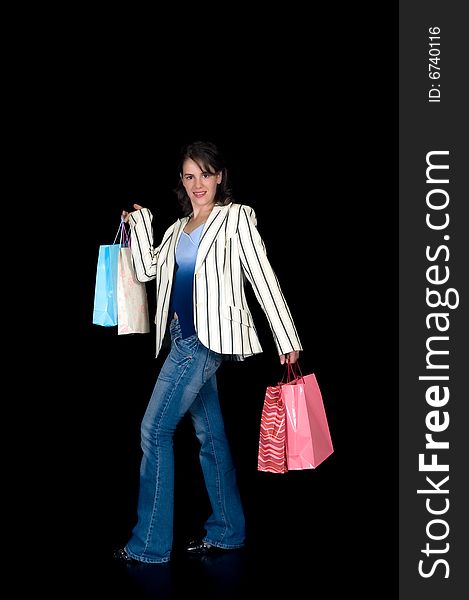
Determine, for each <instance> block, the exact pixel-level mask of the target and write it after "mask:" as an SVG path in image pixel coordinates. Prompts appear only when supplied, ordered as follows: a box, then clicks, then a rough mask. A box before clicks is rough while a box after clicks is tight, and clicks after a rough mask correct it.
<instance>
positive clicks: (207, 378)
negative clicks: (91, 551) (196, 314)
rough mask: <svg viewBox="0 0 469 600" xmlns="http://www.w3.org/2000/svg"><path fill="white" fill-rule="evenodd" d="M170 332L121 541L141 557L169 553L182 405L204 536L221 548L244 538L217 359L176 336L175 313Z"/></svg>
mask: <svg viewBox="0 0 469 600" xmlns="http://www.w3.org/2000/svg"><path fill="white" fill-rule="evenodd" d="M170 333H171V350H170V352H169V354H168V357H167V358H166V360H165V362H164V364H163V367H162V369H161V372H160V374H159V376H158V379H157V381H156V384H155V388H154V390H153V393H152V396H151V398H150V402H149V403H148V407H147V410H146V412H145V415H144V417H143V421H142V428H141V444H142V450H143V457H142V462H141V466H140V490H139V498H138V505H137V515H138V519H137V524H136V525H135V527H134V529H133V531H132V536H131V538H130V540H129V541H128V543H127V545H126V546H125V550H126V551H127V554H128V555H129V556H131V557H132V558H134V559H136V560H140V561H142V562H146V563H164V562H168V561H169V560H170V558H171V549H172V542H173V516H174V452H173V435H174V432H175V430H176V427H177V425H178V423H179V421H180V420H181V419H182V417H183V416H184V414H185V413H187V411H189V413H190V415H191V418H192V422H193V424H194V428H195V432H196V435H197V438H198V439H199V442H200V452H199V459H200V464H201V467H202V472H203V476H204V480H205V485H206V488H207V492H208V496H209V499H210V504H211V508H212V513H211V515H210V516H209V517H208V519H207V521H206V522H205V532H206V534H205V537H204V538H203V539H204V541H205V542H207V543H209V544H212V545H214V546H218V547H220V548H240V547H241V546H243V545H244V539H245V520H244V512H243V508H242V505H241V499H240V494H239V489H238V485H237V481H236V473H235V468H234V465H233V461H232V458H231V453H230V449H229V446H228V440H227V438H226V434H225V429H224V423H223V417H222V413H221V410H220V403H219V400H218V391H217V383H216V371H217V369H218V367H219V366H220V364H221V361H222V357H221V355H220V354H217V353H216V352H213V351H211V350H209V349H208V348H206V347H205V346H203V345H202V344H201V343H200V341H199V340H198V338H197V336H196V335H192V336H190V337H188V338H185V339H182V338H181V328H180V325H179V322H178V320H177V319H173V320H172V321H171V324H170Z"/></svg>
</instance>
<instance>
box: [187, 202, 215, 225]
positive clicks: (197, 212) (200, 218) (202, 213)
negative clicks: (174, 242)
mask: <svg viewBox="0 0 469 600" xmlns="http://www.w3.org/2000/svg"><path fill="white" fill-rule="evenodd" d="M214 206H215V205H214V204H210V205H209V206H203V207H200V208H199V207H197V208H194V210H193V212H192V215H191V217H190V220H191V221H193V222H195V223H203V222H205V221H206V220H207V219H208V216H209V215H210V213H211V212H212V210H213V207H214Z"/></svg>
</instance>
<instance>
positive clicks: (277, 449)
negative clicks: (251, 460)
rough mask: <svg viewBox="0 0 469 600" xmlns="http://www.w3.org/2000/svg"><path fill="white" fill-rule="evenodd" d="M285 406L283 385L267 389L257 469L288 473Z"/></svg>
mask: <svg viewBox="0 0 469 600" xmlns="http://www.w3.org/2000/svg"><path fill="white" fill-rule="evenodd" d="M285 452H286V439H285V406H284V403H283V399H282V393H281V385H276V386H269V387H267V389H266V391H265V396H264V404H263V407H262V414H261V425H260V434H259V447H258V455H257V470H258V471H267V472H269V473H286V471H287V461H286V453H285Z"/></svg>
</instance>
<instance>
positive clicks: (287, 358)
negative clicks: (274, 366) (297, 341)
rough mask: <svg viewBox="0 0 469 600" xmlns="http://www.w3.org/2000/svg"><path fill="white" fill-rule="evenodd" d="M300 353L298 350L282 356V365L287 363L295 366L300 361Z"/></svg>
mask: <svg viewBox="0 0 469 600" xmlns="http://www.w3.org/2000/svg"><path fill="white" fill-rule="evenodd" d="M299 357H300V353H299V351H298V350H293V352H287V354H281V355H280V364H281V365H284V364H285V363H290V364H291V365H293V364H294V363H296V361H297V360H298V359H299Z"/></svg>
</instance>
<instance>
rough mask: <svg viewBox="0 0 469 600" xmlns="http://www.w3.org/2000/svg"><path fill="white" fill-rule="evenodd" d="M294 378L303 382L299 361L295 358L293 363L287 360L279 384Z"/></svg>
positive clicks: (289, 381)
mask: <svg viewBox="0 0 469 600" xmlns="http://www.w3.org/2000/svg"><path fill="white" fill-rule="evenodd" d="M295 379H301V380H302V381H303V383H304V378H303V373H302V372H301V368H300V364H299V361H298V360H297V361H296V362H294V363H291V362H290V361H287V363H286V367H285V370H284V372H283V377H282V379H281V380H280V383H279V385H282V384H285V383H291V382H292V381H294V380H295Z"/></svg>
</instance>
